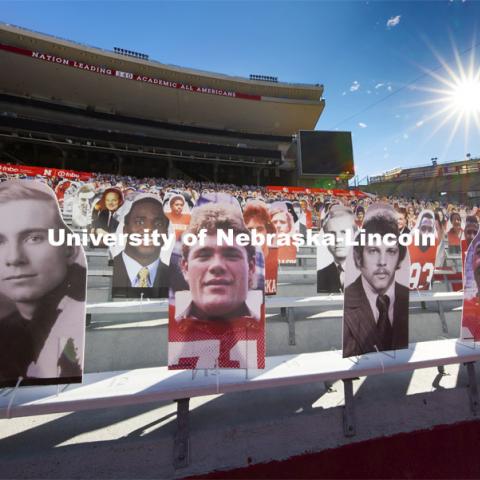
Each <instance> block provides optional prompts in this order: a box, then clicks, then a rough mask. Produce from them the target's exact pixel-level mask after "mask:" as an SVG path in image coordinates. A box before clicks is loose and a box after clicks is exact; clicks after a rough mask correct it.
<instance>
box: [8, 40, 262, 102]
mask: <svg viewBox="0 0 480 480" xmlns="http://www.w3.org/2000/svg"><path fill="white" fill-rule="evenodd" d="M0 50H4V51H7V52H10V53H14V54H17V55H23V56H26V57H30V58H34V59H36V60H41V61H44V62H50V63H54V64H56V65H62V66H64V67H71V68H76V69H79V70H84V71H88V72H91V73H96V74H99V75H106V76H109V77H116V78H121V79H124V80H132V81H135V82H141V83H148V84H150V85H156V86H158V87H165V88H173V89H176V90H184V91H187V92H193V93H203V94H206V95H216V96H221V97H228V98H239V99H242V100H255V101H261V100H262V97H261V95H251V94H249V93H242V92H236V91H232V90H223V89H221V88H212V87H200V86H198V85H190V84H188V83H182V82H172V81H171V80H165V79H162V78H158V77H150V76H148V75H142V74H139V73H133V72H124V71H121V70H115V69H113V68H109V67H105V66H103V65H95V64H92V63H86V62H80V61H77V60H71V59H69V58H64V57H59V56H57V55H52V54H49V53H43V52H38V51H32V50H27V49H25V48H19V47H13V46H11V45H5V44H1V43H0Z"/></svg>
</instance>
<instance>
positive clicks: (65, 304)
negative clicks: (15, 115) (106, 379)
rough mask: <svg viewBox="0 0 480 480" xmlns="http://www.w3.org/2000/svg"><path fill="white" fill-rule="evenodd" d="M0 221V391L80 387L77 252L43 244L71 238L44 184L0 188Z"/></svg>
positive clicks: (81, 287)
mask: <svg viewBox="0 0 480 480" xmlns="http://www.w3.org/2000/svg"><path fill="white" fill-rule="evenodd" d="M0 216H1V217H0V218H2V224H1V226H0V279H1V281H0V387H7V386H10V387H11V386H15V385H16V384H17V381H18V379H19V378H20V377H22V381H21V385H46V384H59V383H78V382H81V381H82V373H83V358H84V337H85V293H86V261H85V254H84V252H83V248H82V247H80V246H68V245H67V244H65V242H60V243H61V245H58V246H55V245H54V244H52V243H51V242H49V235H48V231H49V230H51V231H52V232H53V233H54V238H55V239H56V240H57V241H60V240H61V233H64V234H65V236H67V234H68V233H71V232H70V230H69V229H68V228H67V227H66V225H65V224H64V222H63V220H62V217H61V215H60V209H59V205H58V202H57V199H56V197H55V194H54V192H53V190H51V189H50V188H49V187H48V186H46V185H44V184H42V183H39V182H36V181H22V180H11V181H6V182H3V183H1V184H0ZM62 230H64V232H61V231H62Z"/></svg>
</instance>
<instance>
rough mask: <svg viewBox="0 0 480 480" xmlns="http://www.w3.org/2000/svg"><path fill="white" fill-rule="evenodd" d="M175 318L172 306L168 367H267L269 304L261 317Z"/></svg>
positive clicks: (263, 309) (175, 368)
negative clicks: (220, 319)
mask: <svg viewBox="0 0 480 480" xmlns="http://www.w3.org/2000/svg"><path fill="white" fill-rule="evenodd" d="M174 318H175V312H174V307H173V306H170V322H169V329H168V368H169V369H172V370H177V369H200V368H216V367H218V368H265V306H264V305H262V308H261V316H260V320H257V319H255V318H253V317H239V318H235V319H232V320H228V321H224V322H223V321H222V322H218V321H208V320H199V319H191V318H185V319H182V320H180V321H176V320H173V321H172V319H174Z"/></svg>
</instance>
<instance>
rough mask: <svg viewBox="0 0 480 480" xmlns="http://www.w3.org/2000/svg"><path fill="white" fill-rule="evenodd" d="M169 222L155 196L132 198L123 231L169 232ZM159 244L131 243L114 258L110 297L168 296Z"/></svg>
mask: <svg viewBox="0 0 480 480" xmlns="http://www.w3.org/2000/svg"><path fill="white" fill-rule="evenodd" d="M168 225H169V221H168V219H167V217H166V216H165V214H164V212H163V206H162V204H161V202H160V201H159V200H157V199H156V198H154V197H144V198H141V199H139V200H137V201H134V202H133V204H132V207H131V209H130V212H129V213H128V214H127V215H125V219H124V227H123V233H128V234H132V233H137V234H140V235H142V236H143V235H144V234H145V233H152V232H154V231H158V233H167V232H168ZM159 243H160V245H157V246H156V245H153V244H150V245H144V244H143V243H142V244H141V245H139V246H136V245H132V244H131V243H130V242H127V244H126V246H125V250H124V251H123V252H122V253H120V254H118V255H117V256H116V257H115V258H114V259H113V284H112V286H113V296H126V297H139V296H140V295H141V294H142V293H143V294H144V296H146V297H151V298H158V297H166V296H168V265H166V264H164V263H163V262H162V261H161V259H160V250H161V248H162V241H161V240H160V242H159Z"/></svg>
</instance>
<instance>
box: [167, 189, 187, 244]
mask: <svg viewBox="0 0 480 480" xmlns="http://www.w3.org/2000/svg"><path fill="white" fill-rule="evenodd" d="M163 210H164V212H165V215H166V216H167V218H168V219H169V220H170V225H172V228H173V229H174V231H175V237H176V239H177V240H180V238H181V236H182V235H183V233H184V232H185V230H186V229H187V227H188V224H189V223H190V216H191V215H190V208H189V206H188V203H187V201H186V200H185V197H184V196H183V195H182V194H181V193H170V194H168V193H167V195H166V196H165V198H164V203H163Z"/></svg>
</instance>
